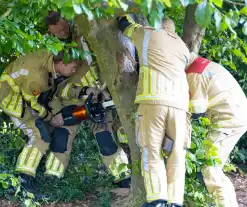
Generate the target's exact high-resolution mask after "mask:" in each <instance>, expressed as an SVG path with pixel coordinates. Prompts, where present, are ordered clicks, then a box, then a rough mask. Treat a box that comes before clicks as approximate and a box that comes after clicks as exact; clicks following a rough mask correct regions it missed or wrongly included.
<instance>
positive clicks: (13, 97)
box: [0, 50, 77, 191]
mask: <svg viewBox="0 0 247 207" xmlns="http://www.w3.org/2000/svg"><path fill="white" fill-rule="evenodd" d="M63 56H64V53H63V52H61V53H59V55H57V56H53V55H51V54H49V53H48V52H46V51H45V50H39V51H36V52H33V53H30V54H27V55H25V56H23V57H20V58H17V59H16V60H15V61H13V62H12V63H10V64H9V65H8V66H7V67H6V69H5V70H4V72H3V74H2V75H1V77H0V87H1V91H0V107H1V109H2V110H3V111H4V112H5V113H6V114H8V115H9V116H10V118H11V120H12V121H13V123H14V125H15V126H16V127H18V128H20V129H21V130H22V131H23V132H24V133H25V134H26V135H27V136H28V138H29V141H28V143H27V144H26V145H25V146H24V148H23V150H22V152H21V153H20V155H19V157H18V160H17V164H16V171H17V172H20V173H21V174H22V178H23V183H24V184H25V187H26V188H27V189H29V187H28V185H29V181H30V183H32V182H31V180H33V177H35V175H36V169H37V167H38V165H39V163H40V160H41V158H42V156H43V155H44V154H45V153H46V151H47V150H48V148H49V147H50V151H51V152H50V154H49V155H48V158H47V161H46V172H45V173H46V174H49V175H55V176H57V177H62V176H63V174H64V171H65V169H66V167H67V165H68V156H69V153H70V151H71V142H72V140H73V138H74V136H75V131H74V130H73V129H72V128H71V129H69V130H68V129H66V128H62V129H61V128H55V129H54V131H53V129H52V128H51V126H50V125H49V124H48V123H49V122H51V123H56V122H59V120H60V119H59V116H53V115H54V114H55V113H56V112H55V111H51V112H50V111H48V110H47V109H46V108H45V107H44V106H42V104H41V103H40V97H41V96H40V94H42V92H44V91H46V90H50V89H51V90H53V89H54V87H55V79H56V77H57V76H59V75H62V76H70V75H71V74H72V73H74V72H75V71H76V65H77V63H76V61H74V60H72V61H70V62H69V63H67V64H65V63H64V62H63ZM56 105H57V108H61V103H59V102H57V103H56ZM51 133H52V135H51ZM51 136H54V137H57V136H60V140H59V142H60V141H61V143H62V144H61V145H59V146H56V142H58V139H52V140H51ZM61 150H62V151H63V154H61ZM30 187H31V186H30ZM29 190H31V191H32V189H29Z"/></svg>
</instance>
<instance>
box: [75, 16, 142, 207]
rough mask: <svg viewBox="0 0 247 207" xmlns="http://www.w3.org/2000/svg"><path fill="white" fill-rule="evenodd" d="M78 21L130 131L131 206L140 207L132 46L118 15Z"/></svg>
mask: <svg viewBox="0 0 247 207" xmlns="http://www.w3.org/2000/svg"><path fill="white" fill-rule="evenodd" d="M75 21H76V24H77V26H78V28H79V33H81V34H82V35H83V36H84V37H85V38H86V39H87V41H88V42H89V44H90V47H91V49H92V51H93V52H94V53H95V54H96V60H97V63H98V66H99V70H100V75H101V76H102V79H103V81H105V83H106V85H107V87H108V89H109V91H110V93H111V96H112V98H113V101H114V103H115V105H116V108H117V112H118V115H119V117H120V121H121V123H122V126H123V128H124V131H125V133H126V134H127V135H128V139H129V146H130V150H131V160H132V195H133V197H132V199H131V201H130V204H129V205H128V206H131V207H132V206H136V207H140V206H141V204H142V203H143V202H144V197H145V190H144V183H143V178H142V176H141V171H140V160H141V157H140V150H139V148H138V146H137V145H136V142H135V123H134V120H135V111H136V109H135V105H134V99H135V92H136V85H137V81H138V75H137V73H136V72H135V68H134V65H133V59H132V60H131V58H130V55H129V54H128V48H124V47H123V45H122V44H120V41H119V30H118V29H117V22H116V20H115V19H111V20H104V19H102V20H95V21H91V22H89V21H88V20H87V18H86V17H85V16H83V15H79V16H77V17H76V19H75ZM120 36H121V35H120ZM125 46H126V47H128V46H127V45H125ZM126 66H127V67H126Z"/></svg>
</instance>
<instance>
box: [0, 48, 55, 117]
mask: <svg viewBox="0 0 247 207" xmlns="http://www.w3.org/2000/svg"><path fill="white" fill-rule="evenodd" d="M54 75H55V74H54V70H53V56H52V55H51V54H49V53H47V52H46V51H45V50H39V51H37V52H33V53H30V54H28V55H26V56H23V57H20V58H18V59H16V60H15V61H14V62H12V63H11V64H9V65H8V66H7V68H6V69H5V71H4V73H3V74H2V75H1V77H0V84H1V92H0V100H1V103H0V106H1V108H2V109H3V110H4V112H6V113H7V114H9V115H11V116H15V117H18V118H21V117H22V116H23V113H24V109H25V105H24V102H25V103H27V104H28V105H29V106H30V107H31V108H32V109H34V110H35V111H36V112H38V115H39V116H40V117H44V118H46V117H47V116H48V111H47V110H46V109H45V108H44V107H43V106H42V105H40V104H39V103H38V97H39V95H40V93H41V92H44V91H46V90H47V89H49V87H53V85H54ZM3 87H5V89H4V88H3ZM47 118H48V117H47Z"/></svg>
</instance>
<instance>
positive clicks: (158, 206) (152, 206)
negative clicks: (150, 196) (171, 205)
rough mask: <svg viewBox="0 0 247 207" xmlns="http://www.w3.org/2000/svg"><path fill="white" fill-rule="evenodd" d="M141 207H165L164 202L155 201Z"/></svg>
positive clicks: (165, 202)
mask: <svg viewBox="0 0 247 207" xmlns="http://www.w3.org/2000/svg"><path fill="white" fill-rule="evenodd" d="M141 207H167V201H166V200H156V201H152V202H150V203H144V204H143V205H142V206H141Z"/></svg>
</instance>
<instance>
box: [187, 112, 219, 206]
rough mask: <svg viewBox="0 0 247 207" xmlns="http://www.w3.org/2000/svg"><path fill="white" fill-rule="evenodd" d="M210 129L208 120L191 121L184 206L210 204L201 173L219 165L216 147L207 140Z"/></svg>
mask: <svg viewBox="0 0 247 207" xmlns="http://www.w3.org/2000/svg"><path fill="white" fill-rule="evenodd" d="M211 127H212V124H211V123H210V121H209V119H208V118H202V117H201V118H200V119H199V120H198V121H197V120H193V121H192V142H191V148H190V149H189V150H188V151H187V154H186V183H185V205H186V206H198V207H206V206H210V203H212V197H211V196H210V195H209V194H208V193H207V190H206V188H205V186H204V184H203V182H202V175H201V172H202V170H203V168H204V167H206V166H215V165H219V164H220V163H221V162H220V159H219V158H218V156H217V150H218V149H217V147H215V146H214V145H213V144H212V141H210V140H207V139H206V137H207V133H208V130H209V129H210V128H211Z"/></svg>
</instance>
